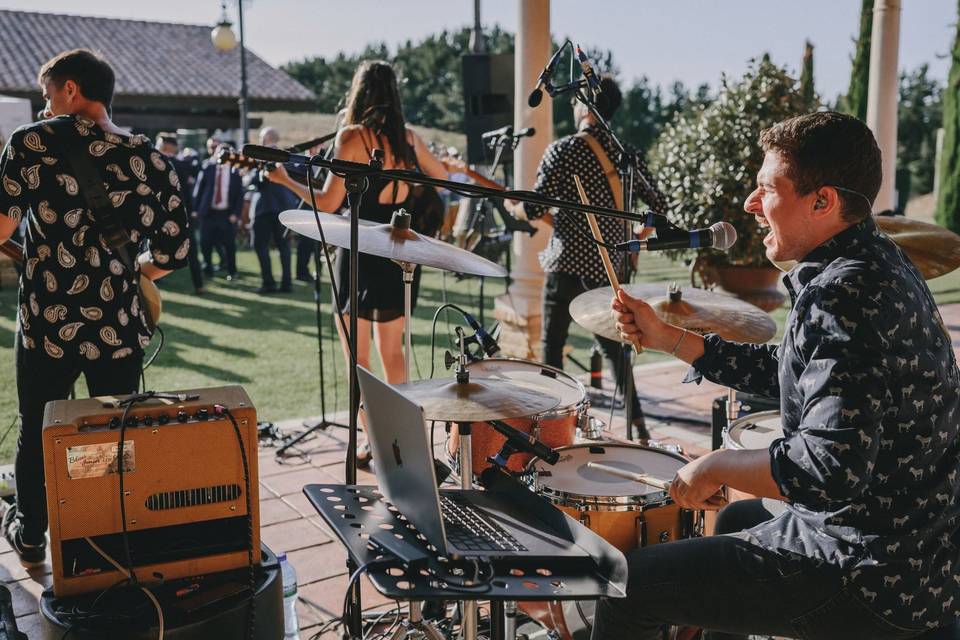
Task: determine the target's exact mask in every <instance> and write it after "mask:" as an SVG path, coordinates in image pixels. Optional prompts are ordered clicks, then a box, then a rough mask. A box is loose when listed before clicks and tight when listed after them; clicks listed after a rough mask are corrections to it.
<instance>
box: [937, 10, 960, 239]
mask: <svg viewBox="0 0 960 640" xmlns="http://www.w3.org/2000/svg"><path fill="white" fill-rule="evenodd" d="M957 13H958V15H960V2H958V7H957ZM951 55H952V58H953V61H952V62H951V64H950V74H949V75H948V76H947V86H946V88H945V89H944V92H943V152H942V155H941V160H940V194H939V197H938V198H937V214H936V216H937V222H939V223H940V224H942V225H943V226H945V227H946V228H948V229H950V230H951V231H957V232H960V109H958V107H960V105H958V104H957V102H958V99H960V21H958V22H957V33H956V35H955V36H954V38H953V51H952V52H951Z"/></svg>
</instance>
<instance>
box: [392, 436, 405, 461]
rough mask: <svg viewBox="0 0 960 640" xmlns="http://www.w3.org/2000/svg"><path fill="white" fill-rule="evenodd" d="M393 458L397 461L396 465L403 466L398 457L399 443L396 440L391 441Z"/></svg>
mask: <svg viewBox="0 0 960 640" xmlns="http://www.w3.org/2000/svg"><path fill="white" fill-rule="evenodd" d="M393 458H394V459H395V460H396V461H397V466H398V467H402V466H403V459H402V458H401V457H400V445H398V444H397V440H396V439H394V441H393Z"/></svg>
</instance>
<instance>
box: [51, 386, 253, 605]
mask: <svg viewBox="0 0 960 640" xmlns="http://www.w3.org/2000/svg"><path fill="white" fill-rule="evenodd" d="M143 395H147V394H143ZM131 399H132V400H134V402H131V401H130V400H131ZM122 425H125V426H123V428H121V426H122ZM237 430H239V440H241V441H242V451H243V453H245V455H246V462H247V474H246V475H247V477H245V474H244V462H243V457H242V456H241V445H240V442H238V437H237ZM121 432H122V433H123V446H122V447H121V446H120V443H119V439H120V434H121ZM121 449H122V452H123V455H122V459H123V472H122V474H121V473H120V466H119V465H118V463H117V457H118V456H117V454H118V451H119V450H121ZM43 458H44V475H45V478H46V490H47V511H48V513H49V519H50V552H51V557H52V560H53V591H54V593H55V594H56V595H57V596H65V595H75V594H79V593H86V592H90V591H97V590H101V589H105V588H107V587H109V586H110V585H112V584H114V583H116V582H118V581H120V580H122V579H123V578H124V576H123V574H121V573H120V572H119V571H118V570H117V569H116V568H115V567H114V566H113V565H112V564H111V563H110V562H109V561H108V560H107V559H106V558H104V554H103V553H101V552H100V551H97V550H96V548H95V546H96V547H99V548H100V550H101V551H102V552H104V553H105V554H106V555H108V556H110V557H111V558H112V559H114V560H116V561H117V562H119V563H120V564H121V565H123V566H124V567H126V568H129V566H132V568H133V570H134V573H135V574H136V576H137V578H138V579H139V580H140V581H141V582H151V581H155V580H159V579H173V578H182V577H188V576H197V575H202V574H206V573H213V572H219V571H225V570H228V569H234V568H238V567H243V566H246V565H247V564H248V550H249V548H251V547H250V545H252V548H253V549H256V550H258V551H257V553H255V554H254V559H255V561H259V557H260V553H259V549H260V521H259V492H258V476H257V414H256V409H255V408H254V407H253V405H252V404H251V402H250V398H249V397H248V396H247V394H246V392H245V391H244V390H243V388H242V387H239V386H227V387H213V388H209V389H195V390H189V391H176V392H170V393H157V394H156V396H155V397H148V398H145V399H144V398H143V397H142V396H136V395H134V396H116V397H98V398H88V399H83V400H58V401H55V402H50V403H48V404H47V406H46V409H45V412H44V427H43ZM121 476H122V478H121ZM121 479H122V486H123V505H122V507H123V508H122V509H121V498H120V487H121ZM248 491H249V504H250V505H251V508H250V512H249V515H250V516H251V520H250V521H248V518H247V516H248V511H247V504H248ZM122 511H123V512H124V513H125V515H126V530H127V534H126V538H127V542H126V543H125V542H124V535H123V520H122V519H121V512H122ZM251 522H252V530H251V527H250V524H251ZM90 541H92V542H93V543H94V544H91V543H90ZM94 545H95V546H94ZM127 546H128V547H129V556H127V551H126V548H127ZM128 561H129V565H128Z"/></svg>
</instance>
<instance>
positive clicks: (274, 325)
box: [0, 249, 960, 461]
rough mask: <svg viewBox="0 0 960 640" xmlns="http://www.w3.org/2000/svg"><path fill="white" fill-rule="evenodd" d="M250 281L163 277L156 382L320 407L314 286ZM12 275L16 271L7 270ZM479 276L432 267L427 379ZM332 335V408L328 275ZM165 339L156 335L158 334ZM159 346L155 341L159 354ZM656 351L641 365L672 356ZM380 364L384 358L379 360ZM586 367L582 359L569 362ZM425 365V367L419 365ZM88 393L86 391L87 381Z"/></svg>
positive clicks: (424, 352)
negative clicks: (225, 388) (204, 284)
mask: <svg viewBox="0 0 960 640" xmlns="http://www.w3.org/2000/svg"><path fill="white" fill-rule="evenodd" d="M238 265H239V269H240V276H241V277H240V279H239V281H235V282H229V283H228V282H226V281H225V280H223V279H222V278H214V280H213V281H212V282H210V283H209V286H208V288H207V294H206V295H204V296H196V295H195V294H194V293H193V287H192V285H191V283H190V277H189V273H188V272H187V270H186V269H184V270H181V271H178V272H176V273H174V274H171V275H170V276H168V277H167V278H165V279H164V280H163V281H162V282H161V287H162V291H163V299H164V314H163V318H162V321H161V324H162V326H163V328H164V332H165V335H166V339H165V344H164V346H163V350H162V352H161V353H160V356H159V357H158V358H157V361H156V362H155V364H154V365H153V366H152V367H150V368H149V369H148V370H147V372H146V379H147V388H149V389H157V390H161V389H162V390H176V389H189V388H195V387H208V386H216V385H224V384H240V385H243V386H244V387H245V388H246V390H247V392H248V393H249V394H250V397H251V398H252V399H253V401H254V403H255V405H256V407H257V410H258V412H259V416H260V418H261V419H262V420H271V421H276V420H282V419H286V418H295V417H303V416H310V415H316V414H318V413H319V407H320V404H319V377H318V376H319V369H318V358H317V341H316V318H315V312H314V310H315V307H314V296H313V287H312V285H305V284H297V286H295V288H294V291H293V293H292V294H274V295H270V296H261V295H258V294H257V293H256V292H255V289H256V288H257V287H258V286H259V283H260V278H259V268H258V266H257V262H256V258H255V256H254V254H253V252H252V251H251V250H249V249H247V250H241V251H240V252H239V255H238ZM640 265H641V268H642V272H641V274H640V275H639V277H638V278H637V279H638V280H643V281H651V282H669V281H671V280H676V281H677V282H678V283H680V284H684V283H687V282H688V281H689V277H688V276H687V272H686V269H685V268H684V267H683V265H682V263H672V262H670V261H668V260H666V259H665V258H663V257H661V256H659V255H657V254H647V255H644V256H642V259H641V262H640ZM5 275H8V274H5ZM930 286H931V289H932V290H933V292H934V294H935V296H936V299H937V301H938V303H940V304H948V303H954V302H960V270H958V271H955V272H954V273H952V274H949V275H947V276H943V277H941V278H938V279H936V280H933V281H931V282H930ZM479 290H480V287H479V280H478V279H476V278H468V279H464V280H457V279H456V278H455V277H454V276H453V275H451V274H447V275H446V276H444V274H442V273H441V272H439V271H437V270H434V269H425V270H424V277H423V282H422V285H421V289H420V298H419V305H418V307H417V309H416V311H415V313H414V320H413V344H414V355H415V363H416V366H415V368H414V375H416V376H417V377H418V378H419V377H426V376H427V375H428V372H429V368H430V357H431V354H430V329H431V326H430V325H431V318H432V316H433V313H434V310H435V309H436V308H437V307H438V306H439V305H440V304H442V303H443V302H444V301H449V302H453V303H455V304H457V305H460V306H462V307H463V308H464V309H466V310H467V311H470V312H471V313H476V312H477V311H478V307H479ZM503 291H504V284H503V282H502V281H495V280H488V281H487V283H486V286H485V301H484V302H485V304H484V309H485V311H484V314H485V319H486V324H487V326H488V327H489V325H491V324H492V323H493V300H494V297H495V296H498V295H501V294H502V293H503ZM16 295H17V293H16V287H15V286H14V285H13V284H12V283H11V282H10V280H9V278H6V279H5V281H4V286H3V289H2V290H0V432H2V430H3V429H4V428H5V426H6V424H9V423H10V421H12V420H13V419H14V418H15V416H16V409H17V401H16V384H15V378H14V362H13V348H12V345H13V341H14V331H15V326H16V325H15V317H16ZM321 299H322V301H323V317H322V336H323V340H324V345H323V346H324V373H325V376H326V385H327V411H328V412H332V411H336V410H342V409H344V408H345V407H346V384H345V382H344V379H345V375H346V370H345V367H344V361H343V357H342V355H341V352H340V347H339V343H338V341H337V338H336V334H335V330H334V327H333V324H332V321H333V316H332V314H331V304H330V293H329V285H328V284H327V281H326V279H324V286H323V293H322V296H321ZM786 314H787V307H786V306H784V307H782V308H781V309H779V310H777V311H776V312H775V313H774V318H775V319H776V320H777V324H778V326H779V327H782V326H783V323H784V319H785V317H786ZM449 319H450V322H449V324H448V323H447V322H446V321H445V318H444V316H443V315H441V316H440V320H439V322H438V326H437V350H436V354H435V360H436V369H437V373H436V374H435V375H437V376H440V375H444V370H443V364H442V362H443V350H444V349H446V348H450V347H451V344H452V343H451V340H450V338H449V336H451V335H452V331H453V327H454V326H456V324H457V323H458V322H459V323H461V324H462V322H461V321H460V318H458V317H457V314H456V313H453V312H451V313H450V314H449ZM155 343H156V341H155ZM570 344H571V346H572V347H573V352H572V356H573V357H574V358H575V359H576V360H577V361H579V362H581V363H584V364H586V363H588V362H589V350H590V347H591V344H592V339H591V337H590V336H589V335H588V334H587V332H586V331H584V330H583V329H581V328H580V327H578V326H577V325H576V324H574V325H573V326H572V327H571V340H570ZM152 349H153V346H151V347H150V348H149V349H148V353H150V352H152ZM666 357H667V356H665V355H663V354H657V353H650V352H646V353H644V354H642V355H641V356H639V357H638V358H637V362H638V363H639V364H643V363H647V362H653V361H656V360H660V359H663V358H666ZM375 366H376V365H375ZM568 368H569V369H570V370H571V372H578V371H577V369H576V366H575V365H571V366H569V367H568ZM418 371H419V373H418ZM77 390H78V395H80V396H81V397H83V396H85V395H86V387H85V386H84V385H83V383H82V381H81V382H80V383H79V384H78V386H77ZM15 443H16V432H15V430H14V431H13V432H12V433H10V435H8V436H7V437H6V439H5V440H4V441H3V444H2V445H0V461H9V460H11V458H12V452H13V448H14V446H15Z"/></svg>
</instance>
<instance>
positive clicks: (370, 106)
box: [344, 60, 416, 167]
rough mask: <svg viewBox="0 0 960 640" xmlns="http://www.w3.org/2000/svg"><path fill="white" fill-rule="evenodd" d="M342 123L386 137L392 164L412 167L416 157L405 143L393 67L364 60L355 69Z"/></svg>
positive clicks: (403, 125) (404, 132)
mask: <svg viewBox="0 0 960 640" xmlns="http://www.w3.org/2000/svg"><path fill="white" fill-rule="evenodd" d="M344 123H345V124H359V125H363V126H365V127H368V128H369V129H370V130H372V131H373V132H374V133H375V134H376V135H377V137H378V138H379V137H380V136H381V135H382V136H384V137H386V139H387V141H388V142H389V143H390V148H391V149H392V150H393V159H394V162H396V164H400V165H404V166H408V167H409V166H412V165H413V164H415V163H416V154H415V152H414V150H413V148H412V147H411V146H410V144H409V143H408V142H407V127H406V123H405V122H404V119H403V107H402V106H401V104H400V91H399V89H398V88H397V76H396V74H395V73H394V72H393V67H391V66H390V64H389V63H387V62H384V61H383V60H365V61H364V62H362V63H360V66H359V67H357V71H356V73H354V74H353V82H351V84H350V92H349V93H348V94H347V113H346V117H345V119H344Z"/></svg>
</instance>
